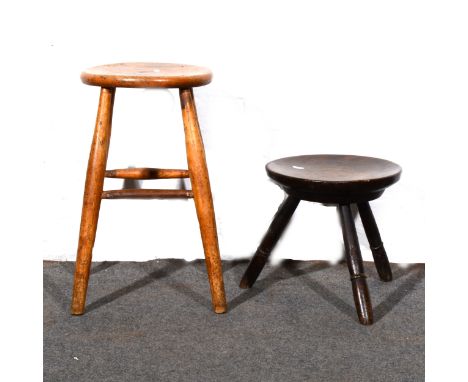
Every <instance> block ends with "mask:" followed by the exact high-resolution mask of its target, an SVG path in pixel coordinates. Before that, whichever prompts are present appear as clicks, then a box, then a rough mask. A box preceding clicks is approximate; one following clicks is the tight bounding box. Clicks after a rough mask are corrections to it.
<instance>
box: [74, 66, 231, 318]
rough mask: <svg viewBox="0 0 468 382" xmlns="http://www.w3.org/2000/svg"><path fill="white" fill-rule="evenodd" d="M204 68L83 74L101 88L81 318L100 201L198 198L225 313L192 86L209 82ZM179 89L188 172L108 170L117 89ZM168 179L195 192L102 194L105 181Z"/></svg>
mask: <svg viewBox="0 0 468 382" xmlns="http://www.w3.org/2000/svg"><path fill="white" fill-rule="evenodd" d="M211 77H212V74H211V71H210V70H209V69H206V68H201V67H196V66H190V65H179V64H156V63H125V64H112V65H104V66H97V67H94V68H91V69H88V70H85V71H84V72H83V73H82V74H81V80H82V81H83V82H84V83H85V84H87V85H94V86H100V87H101V96H100V99H99V108H98V112H97V119H96V128H95V130H94V138H93V143H92V145H91V153H90V155H89V162H88V171H87V174H86V184H85V190H84V198H83V210H82V215H81V227H80V238H79V243H78V253H77V257H76V270H75V280H74V286H73V298H72V307H71V312H72V314H77V315H78V314H83V313H84V309H85V300H86V291H87V288H88V279H89V271H90V266H91V256H92V249H93V245H94V240H95V237H96V228H97V223H98V216H99V208H100V205H101V199H121V198H194V199H195V208H196V211H197V216H198V221H199V224H200V231H201V237H202V242H203V248H204V251H205V260H206V266H207V272H208V279H209V282H210V288H211V298H212V304H213V308H214V311H215V312H216V313H223V312H225V311H226V298H225V294H224V283H223V274H222V267H221V259H220V256H219V248H218V237H217V232H216V221H215V214H214V208H213V201H212V196H211V188H210V181H209V177H208V170H207V166H206V160H205V151H204V147H203V141H202V137H201V133H200V128H199V125H198V119H197V111H196V108H195V100H194V96H193V90H192V88H193V87H196V86H203V85H206V84H208V83H210V82H211ZM118 87H123V88H178V89H179V94H180V102H181V108H182V117H183V121H184V130H185V144H186V152H187V162H188V170H175V169H159V168H132V169H118V170H107V171H106V162H107V153H108V150H109V143H110V136H111V124H112V109H113V104H114V96H115V91H116V88H118ZM105 177H107V178H122V179H168V178H190V181H191V184H192V190H149V189H125V190H111V191H103V185H104V178H105Z"/></svg>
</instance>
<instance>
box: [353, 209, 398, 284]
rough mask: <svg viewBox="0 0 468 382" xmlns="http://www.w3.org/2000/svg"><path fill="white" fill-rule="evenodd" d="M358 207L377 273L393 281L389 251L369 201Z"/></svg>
mask: <svg viewBox="0 0 468 382" xmlns="http://www.w3.org/2000/svg"><path fill="white" fill-rule="evenodd" d="M358 209H359V215H361V221H362V225H363V227H364V231H365V232H366V236H367V240H368V241H369V244H370V248H371V251H372V256H373V257H374V263H375V267H376V268H377V273H378V274H379V277H380V279H381V280H382V281H392V279H393V276H392V269H391V268H390V263H389V261H388V257H387V253H386V252H385V248H384V245H383V243H382V239H381V238H380V233H379V229H378V228H377V223H376V222H375V218H374V214H373V213H372V209H371V207H370V205H369V202H365V203H358Z"/></svg>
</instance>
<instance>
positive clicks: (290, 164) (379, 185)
mask: <svg viewBox="0 0 468 382" xmlns="http://www.w3.org/2000/svg"><path fill="white" fill-rule="evenodd" d="M266 171H267V173H268V176H269V177H270V178H271V179H273V180H274V181H275V182H276V183H277V184H278V185H279V186H280V187H281V188H283V189H284V190H285V191H286V193H288V194H290V195H295V196H296V197H298V198H299V199H303V200H308V201H312V202H319V203H331V204H349V203H357V202H365V201H369V200H373V199H376V198H378V197H379V196H381V195H382V193H383V191H384V190H385V188H387V187H389V186H390V185H392V184H394V183H395V182H397V181H398V179H399V178H400V175H401V167H400V166H398V165H397V164H395V163H393V162H390V161H387V160H384V159H379V158H371V157H363V156H355V155H301V156H295V157H287V158H281V159H277V160H274V161H272V162H270V163H268V164H267V165H266Z"/></svg>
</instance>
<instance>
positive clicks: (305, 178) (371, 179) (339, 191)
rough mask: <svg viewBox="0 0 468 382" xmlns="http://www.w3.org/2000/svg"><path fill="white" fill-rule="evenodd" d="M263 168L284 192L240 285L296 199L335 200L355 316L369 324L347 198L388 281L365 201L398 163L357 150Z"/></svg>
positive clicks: (247, 281) (250, 279) (397, 171)
mask: <svg viewBox="0 0 468 382" xmlns="http://www.w3.org/2000/svg"><path fill="white" fill-rule="evenodd" d="M266 170H267V174H268V176H269V177H270V178H271V179H272V180H273V181H275V183H277V184H278V185H279V186H280V187H281V188H282V189H283V190H284V191H285V192H286V195H287V196H286V198H285V200H284V201H283V203H282V204H281V205H280V207H279V209H278V212H277V213H276V215H275V217H274V218H273V221H272V223H271V225H270V227H269V229H268V231H267V233H266V235H265V237H264V238H263V240H262V242H261V243H260V246H259V247H258V249H257V252H256V253H255V255H254V257H253V258H252V260H251V261H250V263H249V266H248V268H247V270H246V271H245V273H244V276H243V277H242V280H241V283H240V287H241V288H250V287H251V286H252V285H253V284H254V283H255V280H257V277H258V275H259V274H260V272H261V271H262V269H263V267H264V266H265V263H266V261H267V259H268V257H269V256H270V254H271V251H272V250H273V248H274V247H275V245H276V243H277V242H278V240H279V238H280V236H281V234H282V233H283V231H284V229H285V228H286V226H287V224H288V222H289V220H290V219H291V217H292V215H293V213H294V211H295V210H296V207H297V206H298V204H299V202H300V201H301V200H307V201H310V202H318V203H324V204H332V205H337V207H338V211H339V215H340V219H341V225H342V231H343V239H344V243H345V249H346V262H347V264H348V269H349V273H350V275H351V285H352V289H353V295H354V303H355V305H356V310H357V314H358V317H359V321H360V322H361V324H364V325H370V324H372V322H373V317H372V305H371V300H370V296H369V291H368V288H367V282H366V275H365V273H364V266H363V263H362V257H361V251H360V249H359V241H358V237H357V234H356V228H355V226H354V219H353V215H352V212H351V204H357V207H358V211H359V214H360V215H361V220H362V224H363V226H364V230H365V232H366V236H367V239H368V240H369V244H370V248H371V250H372V255H373V257H374V261H375V266H376V268H377V272H378V274H379V277H380V279H381V280H383V281H391V280H392V270H391V268H390V264H389V262H388V258H387V254H386V253H385V249H384V246H383V243H382V240H381V238H380V234H379V230H378V228H377V224H376V222H375V219H374V216H373V214H372V210H371V208H370V205H369V201H370V200H374V199H377V198H378V197H380V196H381V195H382V193H383V192H384V190H385V188H386V187H388V186H390V185H392V184H393V183H395V182H397V181H398V179H399V178H400V175H401V167H400V166H398V165H397V164H395V163H392V162H389V161H386V160H383V159H377V158H369V157H361V156H351V155H304V156H296V157H289V158H282V159H278V160H275V161H273V162H270V163H268V164H267V165H266Z"/></svg>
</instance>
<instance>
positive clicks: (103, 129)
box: [71, 88, 115, 315]
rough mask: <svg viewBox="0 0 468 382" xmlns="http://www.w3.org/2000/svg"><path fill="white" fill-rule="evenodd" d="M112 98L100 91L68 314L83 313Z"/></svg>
mask: <svg viewBox="0 0 468 382" xmlns="http://www.w3.org/2000/svg"><path fill="white" fill-rule="evenodd" d="M114 96H115V89H107V88H102V89H101V96H100V98H99V108H98V113H97V118H96V128H95V130H94V137H93V143H92V144H91V152H90V154H89V161H88V170H87V173H86V183H85V190H84V196H83V208H82V212H81V225H80V238H79V242H78V252H77V256H76V265H75V277H74V284H73V297H72V304H71V313H72V314H74V315H80V314H83V313H84V310H85V303H86V292H87V289H88V280H89V270H90V267H91V257H92V250H93V245H94V240H95V238H96V228H97V223H98V218H99V208H100V206H101V194H102V188H103V185H104V173H105V170H106V162H107V154H108V151H109V143H110V135H111V125H112V109H113V104H114Z"/></svg>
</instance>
